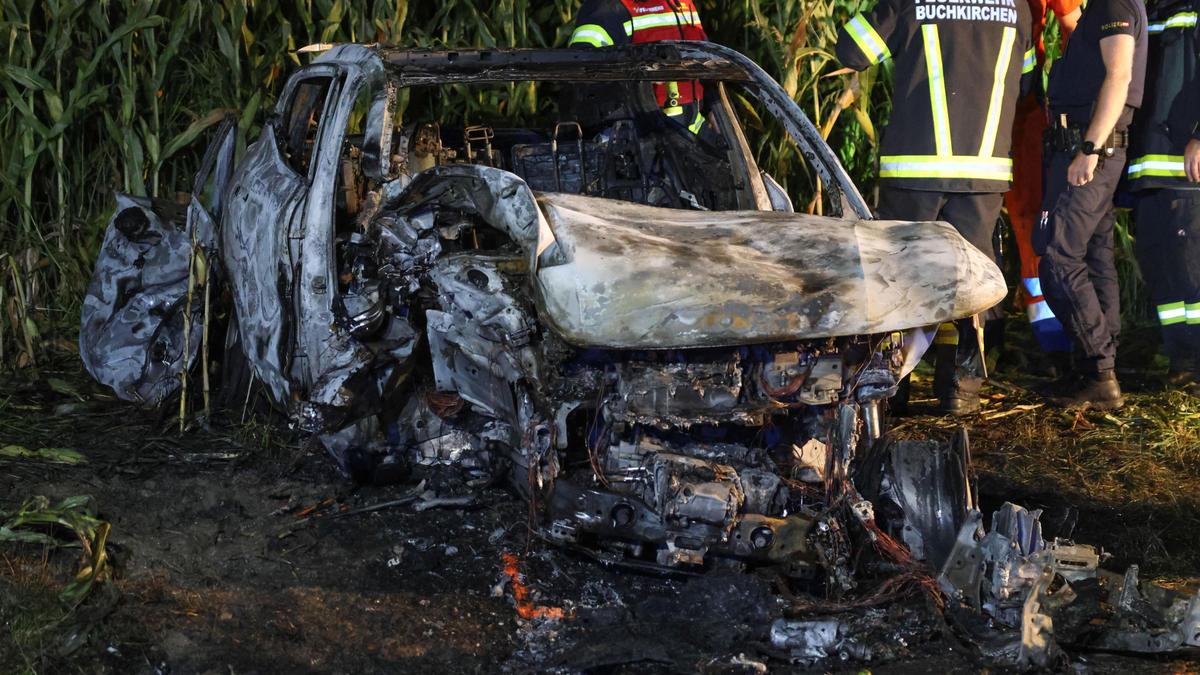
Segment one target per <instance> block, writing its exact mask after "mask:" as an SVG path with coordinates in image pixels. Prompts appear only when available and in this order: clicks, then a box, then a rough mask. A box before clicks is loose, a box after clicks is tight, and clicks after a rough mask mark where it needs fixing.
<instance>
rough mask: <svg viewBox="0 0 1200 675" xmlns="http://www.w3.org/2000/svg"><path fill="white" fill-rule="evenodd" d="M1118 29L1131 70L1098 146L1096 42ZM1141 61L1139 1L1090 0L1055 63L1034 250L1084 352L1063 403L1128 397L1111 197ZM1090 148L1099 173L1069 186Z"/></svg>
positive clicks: (1059, 398) (1110, 402)
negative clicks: (1122, 378) (1119, 367)
mask: <svg viewBox="0 0 1200 675" xmlns="http://www.w3.org/2000/svg"><path fill="white" fill-rule="evenodd" d="M1117 35H1130V36H1132V37H1133V38H1134V44H1135V47H1134V55H1133V64H1132V73H1133V76H1132V80H1131V82H1130V84H1129V89H1128V93H1127V96H1126V100H1125V107H1124V109H1123V111H1122V112H1121V114H1120V119H1119V120H1118V121H1117V123H1116V127H1115V129H1114V131H1113V134H1112V136H1111V137H1110V138H1109V139H1107V140H1106V141H1104V142H1103V146H1102V147H1101V148H1100V149H1092V148H1088V147H1087V146H1086V144H1085V141H1086V139H1084V138H1083V136H1084V135H1085V134H1086V133H1087V129H1088V126H1089V124H1090V123H1091V119H1092V111H1093V107H1094V105H1095V103H1096V101H1097V98H1098V96H1099V93H1100V88H1101V85H1102V84H1103V83H1104V79H1105V77H1106V73H1107V69H1106V67H1105V65H1104V60H1103V56H1102V55H1101V51H1100V41H1101V40H1103V39H1105V38H1109V37H1112V36H1117ZM1145 67H1146V10H1145V7H1144V6H1143V5H1142V0H1092V1H1091V2H1090V3H1089V5H1088V7H1087V8H1086V9H1085V10H1084V11H1083V16H1082V17H1081V18H1080V19H1079V24H1078V25H1077V26H1076V28H1075V32H1074V33H1072V34H1071V39H1070V40H1069V41H1068V42H1067V49H1066V53H1065V54H1064V55H1063V57H1062V59H1060V60H1059V61H1058V62H1057V63H1055V64H1054V67H1053V68H1052V69H1051V71H1050V86H1049V89H1048V91H1047V97H1048V98H1049V105H1050V113H1051V125H1052V127H1053V128H1052V129H1051V131H1050V134H1049V136H1048V140H1049V141H1050V157H1049V161H1048V164H1047V174H1046V194H1045V196H1044V197H1043V200H1042V216H1041V219H1040V222H1039V225H1038V230H1037V231H1036V232H1035V233H1034V249H1035V251H1036V252H1037V253H1038V254H1039V255H1040V256H1042V260H1041V264H1040V266H1039V269H1038V271H1039V273H1040V276H1041V281H1042V293H1043V294H1044V295H1045V298H1046V300H1047V302H1048V303H1049V304H1050V309H1052V310H1053V311H1054V314H1055V315H1057V316H1058V318H1059V320H1061V321H1062V323H1063V327H1064V328H1066V330H1067V333H1068V334H1069V335H1070V336H1071V338H1072V341H1073V343H1074V345H1075V347H1076V349H1077V350H1078V351H1079V354H1080V356H1081V357H1082V358H1081V361H1080V364H1079V365H1080V371H1079V373H1076V374H1072V375H1077V376H1078V378H1077V379H1072V378H1071V377H1070V376H1068V377H1066V378H1064V379H1063V380H1062V381H1061V382H1060V383H1059V387H1060V390H1059V391H1057V392H1056V396H1055V397H1054V400H1055V401H1056V402H1059V403H1062V404H1065V405H1076V404H1084V403H1087V404H1091V405H1093V406H1095V407H1101V408H1115V407H1119V406H1120V405H1122V403H1123V399H1122V397H1121V393H1120V387H1119V386H1118V385H1117V383H1116V379H1115V377H1114V375H1113V371H1114V368H1115V364H1116V350H1117V338H1118V336H1119V334H1120V330H1121V316H1120V298H1119V289H1118V286H1117V271H1116V266H1115V262H1114V257H1113V226H1114V223H1115V220H1114V217H1113V203H1112V198H1113V193H1114V192H1115V191H1116V188H1117V182H1118V180H1119V179H1120V177H1121V173H1122V171H1123V170H1124V165H1125V147H1124V146H1125V144H1126V141H1125V140H1124V139H1125V131H1126V129H1127V128H1128V126H1129V123H1130V121H1131V120H1132V117H1133V111H1134V109H1136V108H1137V107H1138V106H1139V105H1141V102H1142V89H1143V80H1144V76H1145ZM1088 150H1091V152H1092V154H1098V155H1099V156H1100V158H1101V159H1100V160H1099V162H1098V164H1097V166H1096V169H1095V172H1094V174H1093V179H1092V180H1091V181H1089V182H1087V183H1086V184H1084V185H1069V184H1068V182H1067V171H1068V167H1070V165H1071V163H1072V162H1073V161H1074V160H1075V158H1076V157H1077V156H1081V155H1082V153H1084V152H1086V151H1088Z"/></svg>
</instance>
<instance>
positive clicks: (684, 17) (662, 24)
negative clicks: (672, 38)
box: [625, 12, 702, 35]
mask: <svg viewBox="0 0 1200 675" xmlns="http://www.w3.org/2000/svg"><path fill="white" fill-rule="evenodd" d="M701 25H702V24H701V23H700V15H699V14H697V13H695V12H680V13H679V14H675V12H658V13H656V14H643V15H641V16H635V17H633V19H631V20H629V21H626V22H625V34H626V35H633V32H634V31H635V30H646V29H648V28H668V27H673V26H697V27H699V26H701Z"/></svg>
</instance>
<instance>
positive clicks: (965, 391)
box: [933, 345, 983, 416]
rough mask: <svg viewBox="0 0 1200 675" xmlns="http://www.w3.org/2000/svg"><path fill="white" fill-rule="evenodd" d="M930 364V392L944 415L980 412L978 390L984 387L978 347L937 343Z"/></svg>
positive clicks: (939, 410)
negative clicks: (931, 383)
mask: <svg viewBox="0 0 1200 675" xmlns="http://www.w3.org/2000/svg"><path fill="white" fill-rule="evenodd" d="M936 355H937V363H935V364H934V368H933V394H934V396H937V398H938V407H937V409H938V412H940V413H942V414H943V415H953V416H958V415H970V414H971V413H976V412H979V390H980V389H982V388H983V376H982V375H983V363H982V358H981V356H980V355H979V350H978V349H969V348H967V349H960V348H959V347H958V346H957V345H938V346H937V351H936Z"/></svg>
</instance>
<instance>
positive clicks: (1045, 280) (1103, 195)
mask: <svg viewBox="0 0 1200 675" xmlns="http://www.w3.org/2000/svg"><path fill="white" fill-rule="evenodd" d="M1113 152H1114V154H1113V156H1112V157H1107V158H1104V159H1102V160H1101V161H1100V162H1099V163H1098V164H1097V165H1096V171H1095V173H1094V174H1093V178H1092V180H1091V181H1089V182H1088V183H1087V184H1086V185H1083V186H1075V185H1070V184H1069V183H1068V182H1067V167H1068V166H1070V164H1071V160H1072V159H1073V158H1074V156H1073V155H1070V154H1068V153H1067V152H1064V151H1061V150H1056V151H1054V152H1053V154H1052V155H1051V157H1050V161H1049V163H1048V165H1047V172H1048V173H1047V174H1046V192H1045V196H1044V198H1043V200H1042V220H1041V223H1039V225H1038V229H1037V230H1036V231H1035V232H1034V244H1033V245H1034V250H1035V251H1036V252H1037V254H1038V255H1040V256H1042V261H1041V264H1040V265H1039V267H1038V272H1039V274H1040V276H1041V278H1042V294H1043V295H1044V296H1045V298H1046V302H1047V304H1049V305H1050V309H1051V311H1053V312H1054V314H1055V316H1057V317H1058V318H1059V320H1060V321H1061V322H1062V324H1063V327H1064V328H1065V329H1066V331H1067V333H1068V334H1069V335H1070V336H1071V339H1072V341H1073V342H1074V343H1075V347H1076V348H1077V349H1079V350H1081V356H1082V359H1081V362H1080V365H1081V366H1082V367H1083V368H1084V369H1085V370H1086V371H1087V372H1090V373H1096V372H1100V371H1105V370H1112V369H1113V368H1114V366H1115V364H1116V357H1117V339H1118V337H1119V336H1120V333H1121V300H1120V289H1119V287H1118V285H1117V267H1116V264H1115V261H1114V258H1113V225H1114V224H1115V219H1114V217H1113V201H1112V200H1113V193H1114V192H1115V191H1116V189H1117V182H1118V181H1120V179H1121V174H1122V173H1123V172H1124V170H1125V149H1124V148H1116V149H1115V150H1114V151H1113Z"/></svg>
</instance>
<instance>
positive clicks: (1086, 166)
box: [1067, 152, 1100, 187]
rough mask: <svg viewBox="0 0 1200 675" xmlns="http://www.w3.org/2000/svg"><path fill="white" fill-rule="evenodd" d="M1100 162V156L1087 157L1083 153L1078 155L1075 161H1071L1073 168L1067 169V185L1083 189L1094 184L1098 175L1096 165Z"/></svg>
mask: <svg viewBox="0 0 1200 675" xmlns="http://www.w3.org/2000/svg"><path fill="white" fill-rule="evenodd" d="M1099 161H1100V156H1099V155H1085V154H1083V153H1082V152H1080V153H1078V154H1076V155H1075V159H1073V160H1071V166H1068V167H1067V183H1069V184H1071V185H1074V186H1075V187H1082V186H1084V185H1087V184H1088V183H1090V182H1092V178H1093V177H1094V176H1095V175H1096V163H1097V162H1099Z"/></svg>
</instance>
